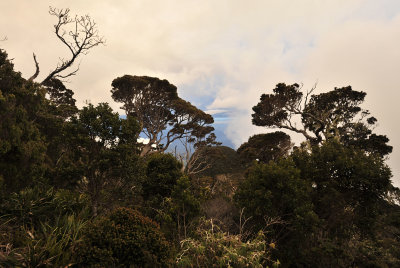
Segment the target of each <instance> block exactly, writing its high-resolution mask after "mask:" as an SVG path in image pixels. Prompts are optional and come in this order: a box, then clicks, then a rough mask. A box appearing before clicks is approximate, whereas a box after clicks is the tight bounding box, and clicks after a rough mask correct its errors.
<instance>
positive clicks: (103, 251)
mask: <svg viewBox="0 0 400 268" xmlns="http://www.w3.org/2000/svg"><path fill="white" fill-rule="evenodd" d="M76 253H77V255H78V259H77V261H78V263H79V265H80V266H82V267H87V266H100V267H115V266H118V267H120V266H126V267H129V266H131V267H168V266H169V265H170V264H172V259H171V257H172V254H171V253H172V252H171V247H170V245H169V244H168V242H167V241H166V240H165V238H164V236H163V234H162V233H161V231H160V229H159V227H158V225H157V224H156V223H154V222H153V221H151V220H150V219H149V218H147V217H144V216H142V215H141V214H140V213H139V212H137V211H134V210H131V209H126V208H119V209H116V210H115V211H113V212H112V213H111V214H109V215H108V216H103V217H99V218H97V219H95V220H94V221H93V222H92V223H91V224H89V225H88V226H87V227H86V228H85V235H84V237H83V241H82V243H81V244H80V246H79V248H78V249H77V251H76Z"/></svg>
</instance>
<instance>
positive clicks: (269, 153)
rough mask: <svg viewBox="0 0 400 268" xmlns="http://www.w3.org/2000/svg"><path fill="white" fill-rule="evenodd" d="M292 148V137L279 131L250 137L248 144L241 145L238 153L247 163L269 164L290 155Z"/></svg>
mask: <svg viewBox="0 0 400 268" xmlns="http://www.w3.org/2000/svg"><path fill="white" fill-rule="evenodd" d="M292 146H293V144H292V143H291V141H290V136H289V135H287V134H286V133H284V132H282V131H277V132H273V133H267V134H258V135H254V136H252V137H250V138H249V140H248V142H245V143H243V144H242V145H240V147H239V148H238V149H237V152H238V154H239V155H240V157H241V158H242V159H243V160H244V161H245V162H247V163H251V162H253V161H254V160H258V161H261V162H264V163H268V162H269V161H271V160H272V161H277V160H278V159H279V158H282V157H284V156H286V155H288V154H289V150H290V149H291V147H292Z"/></svg>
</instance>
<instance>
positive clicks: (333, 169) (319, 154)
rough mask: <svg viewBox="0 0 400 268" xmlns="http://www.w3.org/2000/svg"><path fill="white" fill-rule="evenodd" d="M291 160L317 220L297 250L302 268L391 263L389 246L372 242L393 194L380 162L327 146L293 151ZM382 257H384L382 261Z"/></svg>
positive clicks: (333, 142) (339, 146) (332, 144)
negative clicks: (307, 186) (306, 188)
mask: <svg viewBox="0 0 400 268" xmlns="http://www.w3.org/2000/svg"><path fill="white" fill-rule="evenodd" d="M292 158H293V161H294V162H295V165H296V167H297V168H298V169H299V170H300V171H301V173H300V174H301V178H302V180H304V181H306V182H308V183H309V184H310V185H312V191H311V192H310V197H311V198H312V203H313V207H314V208H313V211H314V212H315V214H316V215H317V216H318V219H319V221H318V225H317V226H315V228H314V230H313V231H312V233H311V235H310V236H308V239H307V240H305V241H304V243H303V245H302V249H301V255H302V256H303V257H302V260H303V261H304V262H305V266H311V267H313V266H318V265H322V266H324V267H326V266H335V267H349V266H354V265H357V266H358V265H359V266H366V264H367V263H370V262H371V261H372V260H373V259H374V258H375V259H377V260H380V261H377V262H376V263H383V262H387V263H390V262H391V261H392V260H391V258H392V257H393V256H390V254H392V253H390V250H389V249H390V246H389V247H388V246H384V247H382V243H381V242H380V241H379V239H377V237H379V236H381V234H380V233H379V231H378V230H379V229H378V228H377V227H378V226H380V224H381V223H382V220H383V217H382V215H381V214H382V213H381V211H382V210H383V209H385V208H386V207H387V205H388V204H387V200H389V193H390V191H391V190H392V189H393V186H392V184H391V181H390V177H391V172H390V169H389V168H388V167H387V166H386V165H385V163H384V160H383V159H382V157H381V156H380V155H376V154H369V153H368V152H366V151H364V150H362V149H359V148H355V147H352V146H346V145H343V144H341V143H339V142H338V141H336V140H329V141H324V142H323V143H322V145H319V146H313V147H311V148H298V149H297V150H295V151H294V153H293V154H292ZM386 228H388V230H387V231H386V232H391V231H389V230H390V229H391V227H389V225H386ZM391 235H394V233H391ZM383 254H384V255H386V254H389V255H387V259H385V258H386V257H385V258H384V260H383V259H382V255H383ZM316 258H318V260H317V259H316ZM316 260H317V261H316ZM389 266H390V265H389Z"/></svg>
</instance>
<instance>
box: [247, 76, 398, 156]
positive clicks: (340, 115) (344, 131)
mask: <svg viewBox="0 0 400 268" xmlns="http://www.w3.org/2000/svg"><path fill="white" fill-rule="evenodd" d="M313 90H314V88H313V89H312V90H311V91H309V92H307V93H306V94H305V95H304V94H303V92H301V88H300V86H299V85H298V84H293V85H286V84H284V83H280V84H278V85H277V86H276V88H274V90H273V94H263V95H262V96H261V98H260V102H259V103H258V104H257V105H256V106H254V107H253V111H254V113H253V115H252V116H253V120H252V122H253V124H255V125H257V126H266V127H269V128H282V129H288V130H291V131H294V132H297V133H300V134H303V135H304V136H305V137H306V138H307V140H309V141H311V142H312V143H313V144H317V143H320V142H321V141H322V140H328V139H331V138H335V139H337V140H340V141H341V142H344V143H345V144H347V145H350V144H351V145H356V146H358V147H359V148H362V149H364V150H367V151H370V152H375V153H379V154H380V155H382V156H383V155H386V154H388V153H390V152H391V151H392V147H391V146H389V145H387V144H386V143H387V142H388V141H389V140H388V138H387V137H386V136H383V135H376V134H372V131H371V127H372V126H373V125H374V124H375V123H376V121H377V120H376V118H374V117H368V116H369V115H370V113H369V112H368V111H367V110H363V109H361V107H360V104H362V102H363V101H364V98H365V96H366V93H365V92H361V91H355V90H352V88H351V87H350V86H348V87H343V88H335V89H334V90H332V91H329V92H327V93H321V94H318V95H312V94H311V93H312V92H313ZM367 117H368V118H367ZM365 119H366V120H365ZM300 120H301V124H302V125H301V126H300V125H298V123H300Z"/></svg>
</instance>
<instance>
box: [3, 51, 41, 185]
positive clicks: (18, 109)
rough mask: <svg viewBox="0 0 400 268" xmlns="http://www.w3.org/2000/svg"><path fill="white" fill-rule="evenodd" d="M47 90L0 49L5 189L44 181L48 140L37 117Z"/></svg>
mask: <svg viewBox="0 0 400 268" xmlns="http://www.w3.org/2000/svg"><path fill="white" fill-rule="evenodd" d="M44 93H45V91H44V90H43V89H42V88H41V87H39V86H38V85H37V84H34V83H32V82H27V81H25V80H24V79H23V78H21V75H20V73H17V72H15V71H13V64H12V63H11V62H10V61H9V60H8V59H7V54H6V53H5V52H4V51H3V50H0V114H1V117H0V178H1V180H3V182H4V187H5V189H4V190H5V191H7V192H10V191H18V190H20V189H22V188H23V187H26V186H30V185H32V184H33V183H34V182H38V181H41V180H42V179H43V174H44V171H45V169H46V168H45V150H46V143H45V140H44V137H43V135H42V134H41V133H40V131H39V127H38V124H37V123H36V120H37V118H38V116H39V113H40V112H41V110H42V109H43V106H44V105H45V99H44Z"/></svg>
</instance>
